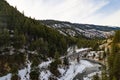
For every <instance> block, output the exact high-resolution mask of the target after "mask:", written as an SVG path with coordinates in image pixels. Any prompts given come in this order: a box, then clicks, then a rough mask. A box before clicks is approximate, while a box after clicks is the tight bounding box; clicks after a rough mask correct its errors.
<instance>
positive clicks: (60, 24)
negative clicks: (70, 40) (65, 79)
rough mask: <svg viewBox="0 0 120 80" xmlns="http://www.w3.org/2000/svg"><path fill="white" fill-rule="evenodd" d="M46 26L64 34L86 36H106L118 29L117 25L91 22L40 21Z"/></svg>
mask: <svg viewBox="0 0 120 80" xmlns="http://www.w3.org/2000/svg"><path fill="white" fill-rule="evenodd" d="M40 22H42V23H43V24H44V25H46V26H48V27H52V28H55V29H57V30H58V31H59V32H61V33H62V34H64V35H70V36H77V37H79V36H83V37H87V38H107V37H109V36H110V35H113V34H114V31H115V30H120V28H119V27H109V26H100V25H92V24H78V23H70V22H64V21H56V20H42V21H40Z"/></svg>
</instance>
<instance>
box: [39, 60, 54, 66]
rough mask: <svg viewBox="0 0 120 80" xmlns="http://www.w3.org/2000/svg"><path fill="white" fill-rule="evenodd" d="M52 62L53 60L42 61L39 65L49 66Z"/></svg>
mask: <svg viewBox="0 0 120 80" xmlns="http://www.w3.org/2000/svg"><path fill="white" fill-rule="evenodd" d="M51 62H52V61H51V60H49V61H46V62H42V63H41V64H40V65H39V68H45V67H48V65H49V64H50V63H51Z"/></svg>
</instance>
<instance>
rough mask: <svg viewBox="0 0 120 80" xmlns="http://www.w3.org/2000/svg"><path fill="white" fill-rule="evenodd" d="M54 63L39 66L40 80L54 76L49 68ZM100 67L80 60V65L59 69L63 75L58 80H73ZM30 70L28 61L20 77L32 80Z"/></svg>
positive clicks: (7, 78)
mask: <svg viewBox="0 0 120 80" xmlns="http://www.w3.org/2000/svg"><path fill="white" fill-rule="evenodd" d="M88 49H89V48H81V49H75V51H76V52H80V51H84V50H88ZM68 52H73V48H69V49H68ZM63 58H64V56H63ZM60 59H62V57H61V58H60ZM52 61H54V60H50V59H49V60H48V61H45V62H42V63H41V64H39V69H40V75H39V79H40V80H49V77H50V76H52V73H51V72H50V71H49V69H48V66H49V65H50V63H51V62H52ZM99 66H100V65H98V64H93V63H91V62H90V61H87V60H80V62H79V63H78V62H77V61H76V60H73V61H71V62H70V65H69V68H66V69H65V67H59V68H58V70H59V72H60V73H61V77H60V78H58V80H72V79H73V78H74V77H75V76H76V75H77V74H79V73H83V72H85V71H86V69H88V68H92V69H93V68H94V67H95V68H96V67H99ZM30 70H31V63H30V62H29V61H28V62H27V67H26V68H24V69H22V70H19V71H18V75H19V76H20V78H21V80H30V75H29V73H30ZM95 73H96V72H95ZM95 73H93V74H89V75H88V76H87V77H85V78H84V80H91V79H90V77H91V76H93V75H95ZM11 76H12V74H11V73H9V74H7V75H6V76H3V77H0V80H11Z"/></svg>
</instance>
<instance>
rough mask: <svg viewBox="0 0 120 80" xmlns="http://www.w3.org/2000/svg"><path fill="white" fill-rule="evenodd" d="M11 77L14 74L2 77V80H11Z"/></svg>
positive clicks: (0, 79)
mask: <svg viewBox="0 0 120 80" xmlns="http://www.w3.org/2000/svg"><path fill="white" fill-rule="evenodd" d="M11 76H12V74H11V73H9V74H7V75H6V76H3V77H0V80H11Z"/></svg>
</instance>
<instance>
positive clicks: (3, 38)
mask: <svg viewBox="0 0 120 80" xmlns="http://www.w3.org/2000/svg"><path fill="white" fill-rule="evenodd" d="M9 42H10V34H9V32H8V29H4V30H0V47H7V46H9V44H10V43H9Z"/></svg>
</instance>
